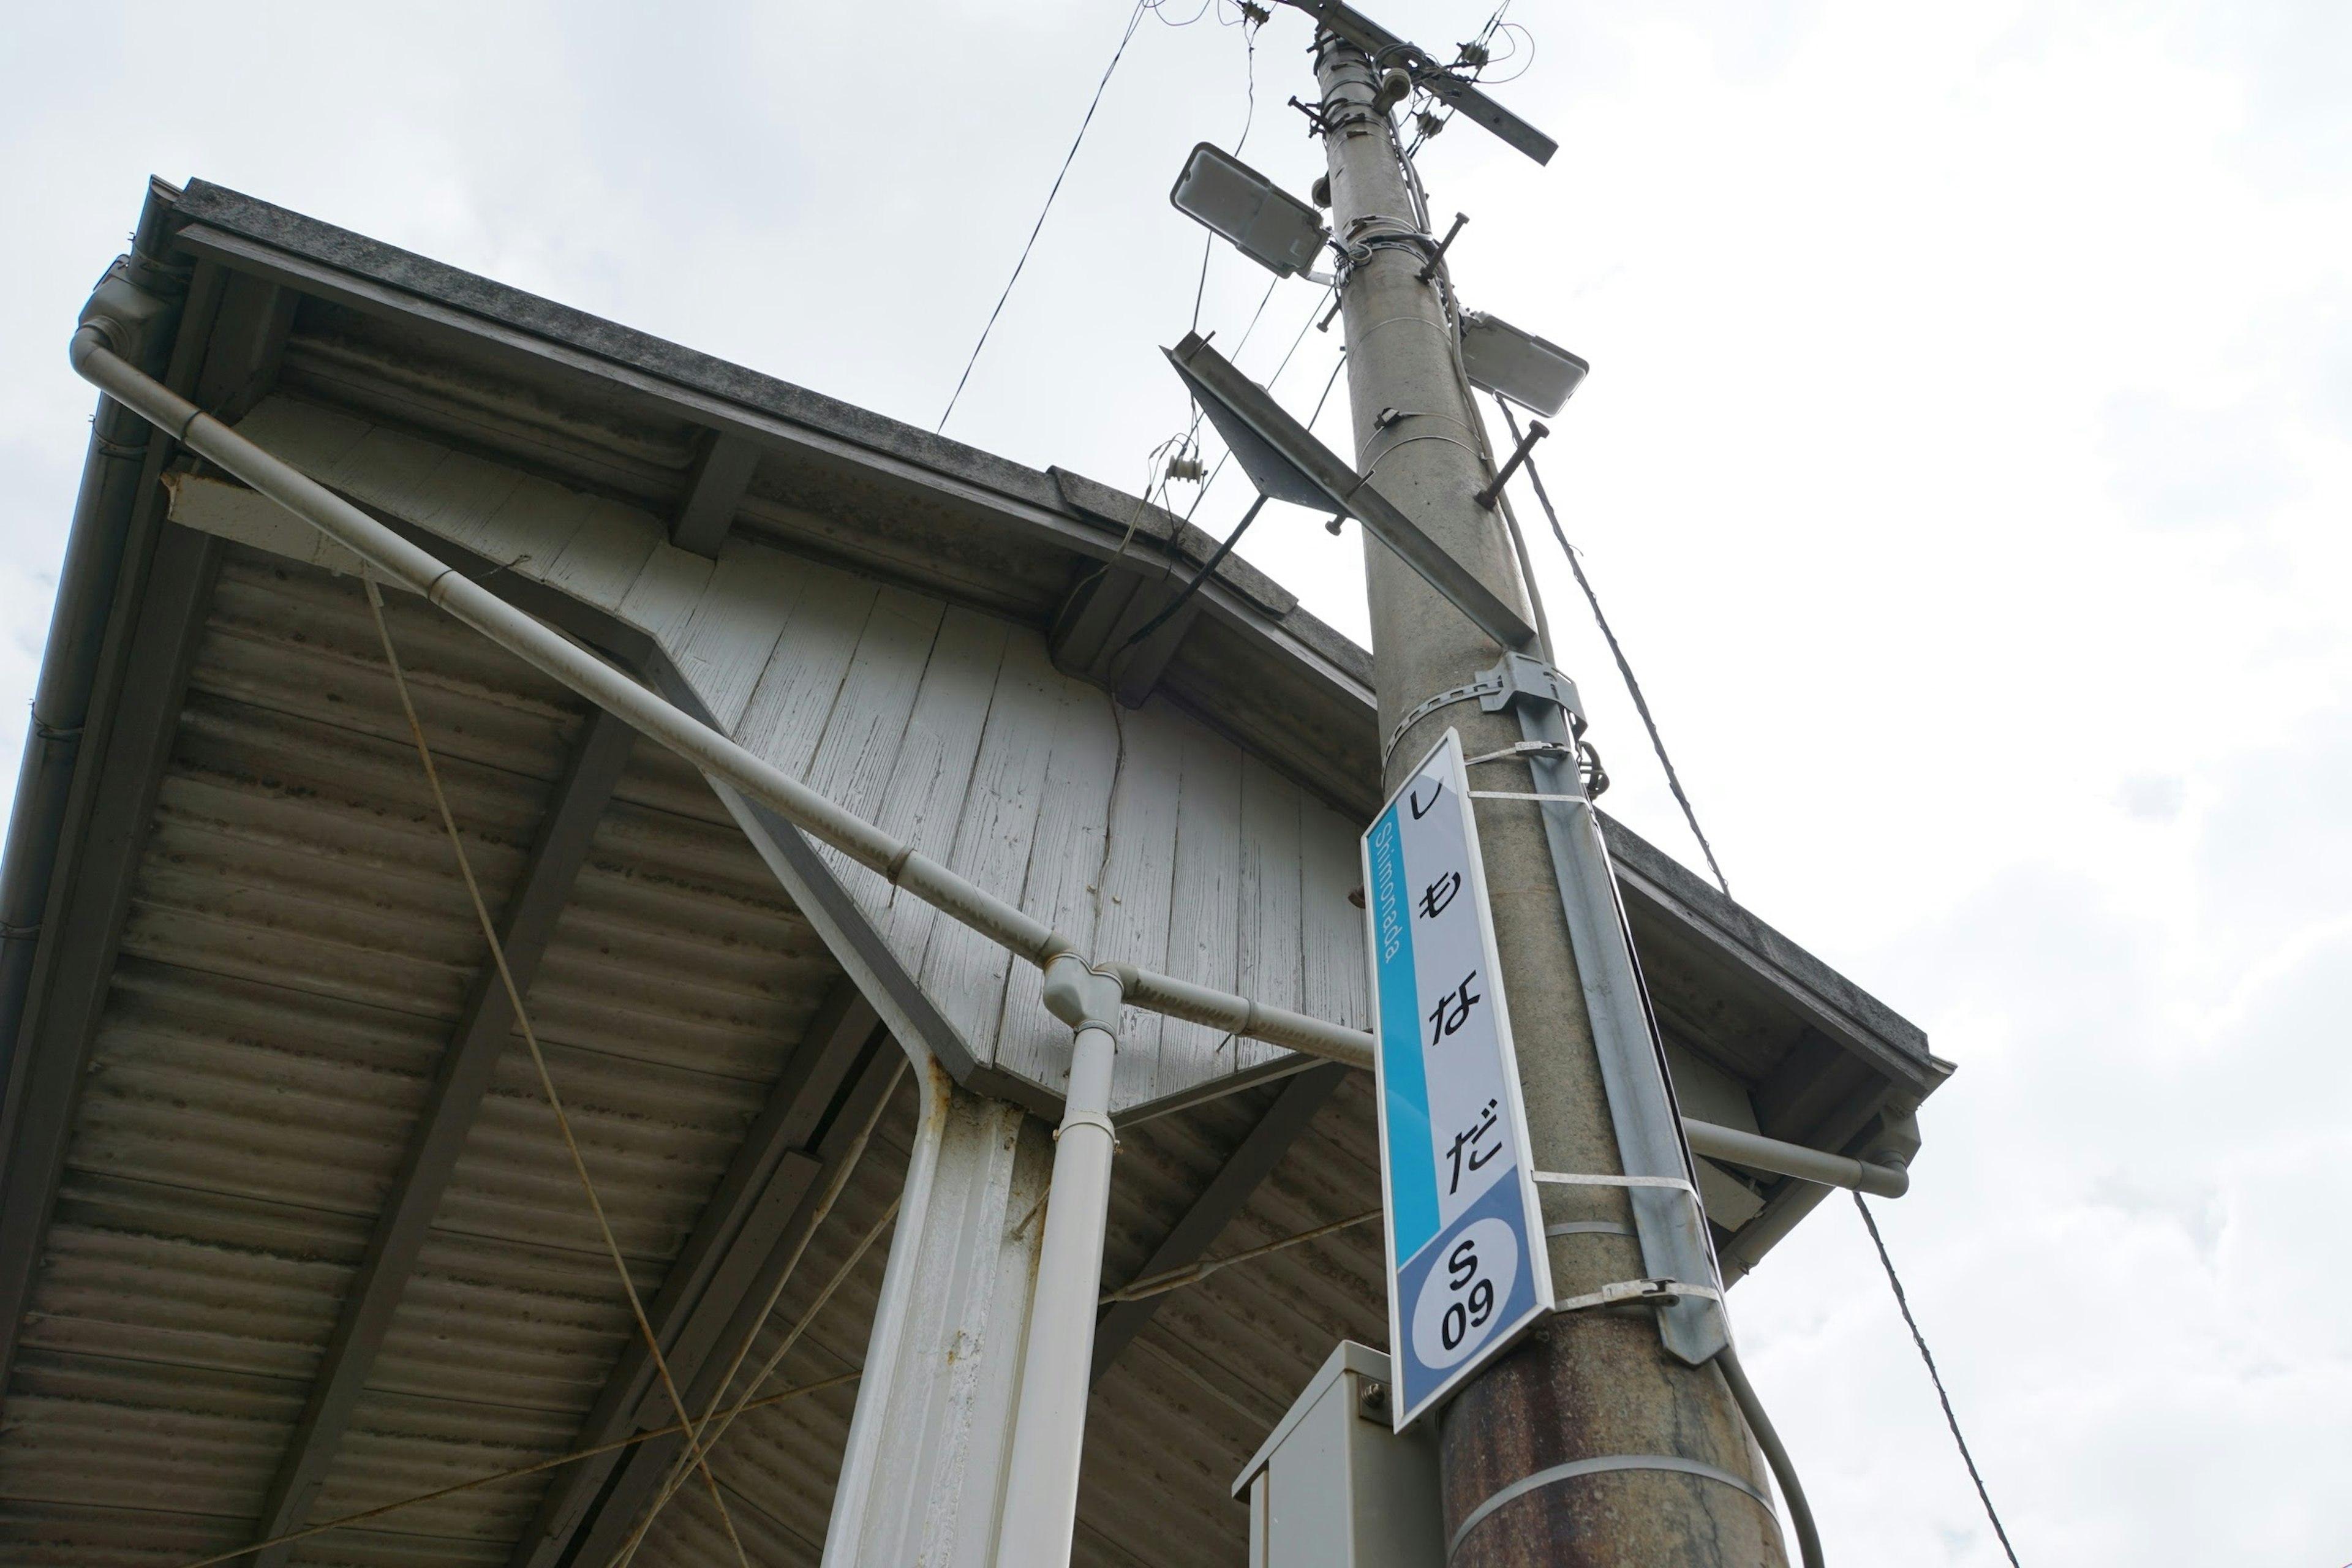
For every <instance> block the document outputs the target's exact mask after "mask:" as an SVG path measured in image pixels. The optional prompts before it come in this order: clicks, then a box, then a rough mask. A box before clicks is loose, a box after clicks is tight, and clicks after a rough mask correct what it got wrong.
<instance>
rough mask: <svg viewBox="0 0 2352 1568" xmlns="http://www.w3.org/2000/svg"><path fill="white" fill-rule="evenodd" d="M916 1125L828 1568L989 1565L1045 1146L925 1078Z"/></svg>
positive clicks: (1026, 1119) (1033, 1270)
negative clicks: (920, 1114)
mask: <svg viewBox="0 0 2352 1568" xmlns="http://www.w3.org/2000/svg"><path fill="white" fill-rule="evenodd" d="M923 1071H924V1072H925V1074H926V1092H925V1095H924V1100H923V1114H922V1120H921V1122H920V1123H919V1126H918V1128H917V1131H916V1135H915V1147H914V1153H913V1158H912V1160H911V1162H910V1163H909V1165H908V1172H907V1185H906V1190H905V1195H904V1196H903V1197H902V1198H901V1199H900V1201H899V1207H898V1224H897V1228H896V1230H895V1232H894V1234H893V1236H892V1238H891V1245H890V1262H889V1266H888V1268H887V1269H886V1270H885V1272H884V1274H883V1278H882V1294H881V1298H880V1300H878V1301H877V1302H876V1304H875V1312H874V1329H873V1334H872V1338H871V1341H870V1342H869V1344H868V1346H867V1349H866V1375H865V1377H864V1378H863V1379H862V1380H861V1382H860V1384H859V1387H858V1391H857V1409H856V1415H853V1416H852V1417H851V1419H850V1424H849V1441H848V1445H847V1447H845V1450H844V1452H843V1455H842V1465H841V1478H840V1479H839V1481H838V1482H836V1483H835V1489H834V1503H833V1521H832V1523H831V1525H830V1526H829V1527H828V1529H827V1530H826V1532H825V1541H824V1568H905V1565H906V1564H908V1563H927V1564H930V1565H932V1568H989V1565H990V1564H991V1563H992V1562H994V1561H997V1559H996V1558H995V1557H994V1554H993V1552H992V1547H993V1545H994V1542H995V1540H996V1533H997V1528H998V1524H999V1522H1000V1521H1001V1519H1002V1517H1003V1496H1004V1493H1003V1480H1004V1476H1005V1459H1006V1450H1007V1448H1008V1447H1009V1446H1010V1444H1011V1440H1012V1436H1013V1408H1014V1404H1015V1401H1016V1400H1017V1399H1018V1398H1019V1397H1020V1389H1021V1381H1022V1379H1021V1356H1022V1349H1023V1337H1024V1330H1025V1328H1026V1325H1027V1322H1028V1319H1029V1310H1030V1303H1031V1299H1032V1295H1033V1291H1034V1283H1035V1280H1036V1278H1037V1275H1038V1271H1039V1254H1040V1252H1041V1250H1042V1246H1041V1240H1042V1237H1043V1233H1044V1228H1045V1226H1044V1220H1045V1216H1044V1215H1043V1213H1042V1211H1043V1209H1044V1207H1045V1193H1046V1186H1047V1182H1048V1178H1049V1173H1050V1170H1051V1166H1052V1160H1053V1155H1052V1145H1051V1144H1050V1143H1049V1142H1048V1141H1047V1135H1046V1131H1045V1123H1043V1122H1042V1121H1038V1120H1037V1119H1036V1118H1034V1117H1032V1116H1030V1115H1028V1114H1027V1113H1025V1112H1024V1111H1023V1110H1021V1108H1020V1107H1018V1106H1015V1105H1007V1104H1004V1103H1003V1102H1002V1101H999V1100H988V1099H985V1098H983V1097H982V1096H980V1095H976V1094H971V1093H969V1092H967V1091H965V1090H963V1089H958V1088H957V1087H956V1086H955V1083H954V1081H953V1080H952V1079H950V1078H949V1077H948V1075H947V1072H946V1070H945V1069H944V1068H941V1067H940V1066H939V1064H938V1063H937V1062H936V1061H933V1062H927V1063H925V1064H924V1066H923Z"/></svg>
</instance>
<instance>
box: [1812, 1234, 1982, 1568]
mask: <svg viewBox="0 0 2352 1568" xmlns="http://www.w3.org/2000/svg"><path fill="white" fill-rule="evenodd" d="M1853 1206H1854V1207H1856V1208H1858V1209H1860V1210H1861V1211H1862V1223H1863V1224H1864V1225H1865V1226H1868V1227H1869V1228H1870V1244H1871V1245H1872V1246H1873V1247H1876V1248H1878V1261H1879V1264H1880V1266H1881V1267H1882V1268H1885V1270H1886V1282H1887V1283H1888V1284H1889V1285H1892V1286H1894V1287H1895V1305H1896V1306H1898V1307H1900V1308H1902V1309H1903V1323H1904V1326H1905V1327H1906V1328H1908V1329H1909V1330H1910V1331H1911V1342H1912V1343H1913V1344H1915V1345H1917V1346H1918V1347H1919V1359H1920V1360H1921V1361H1923V1362H1926V1363H1927V1377H1928V1380H1929V1381H1930V1382H1932V1383H1933V1384H1935V1385H1936V1399H1937V1403H1939V1404H1941V1405H1943V1407H1944V1425H1945V1426H1949V1427H1950V1428H1951V1429H1952V1441H1953V1442H1954V1443H1955V1444H1957V1445H1958V1447H1959V1450H1960V1462H1961V1463H1962V1464H1964V1465H1966V1466H1968V1468H1969V1479H1970V1480H1972V1481H1974V1482H1975V1483H1976V1484H1977V1500H1978V1501H1979V1502H1981V1503H1983V1504H1984V1510H1985V1517H1986V1518H1987V1519H1989V1520H1990V1521H1992V1532H1993V1533H1994V1534H1995V1535H1997V1536H1999V1537H2000V1549H2001V1551H2002V1552H2005V1553H2007V1554H2008V1557H2009V1568H2018V1563H2017V1549H2016V1548H2015V1547H2013V1546H2011V1545H2010V1543H2009V1531H2006V1530H2003V1529H2002V1528H2001V1527H2000V1515H1999V1514H1997V1513H1995V1512H1994V1511H1993V1509H1992V1494H1991V1493H1990V1492H1988V1491H1986V1490H1985V1484H1984V1477H1982V1476H1980V1475H1979V1474H1978V1473H1977V1461H1976V1456H1975V1455H1973V1454H1971V1453H1969V1440H1968V1439H1967V1438H1966V1437H1963V1436H1960V1418H1959V1417H1958V1416H1957V1415H1953V1414H1952V1396H1951V1395H1950V1394H1946V1393H1945V1392H1944V1374H1943V1373H1939V1372H1937V1370H1936V1358H1935V1357H1934V1356H1933V1355H1931V1354H1930V1353H1928V1350H1927V1336H1926V1335H1925V1334H1922V1333H1921V1332H1920V1331H1919V1321H1918V1320H1917V1319H1916V1318H1914V1317H1913V1316H1912V1315H1911V1299H1910V1298H1909V1297H1907V1296H1906V1295H1905V1294H1904V1293H1903V1281H1902V1279H1900V1278H1899V1277H1897V1276H1896V1274H1895V1259H1893V1258H1889V1257H1888V1256H1887V1255H1886V1241H1885V1237H1881V1236H1880V1235H1879V1234H1878V1221H1877V1220H1876V1219H1875V1218H1874V1217H1873V1216H1872V1215H1871V1212H1870V1205H1868V1204H1866V1203H1864V1202H1863V1201H1862V1194H1860V1193H1856V1194H1853Z"/></svg>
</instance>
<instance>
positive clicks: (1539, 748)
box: [1462, 741, 1576, 768]
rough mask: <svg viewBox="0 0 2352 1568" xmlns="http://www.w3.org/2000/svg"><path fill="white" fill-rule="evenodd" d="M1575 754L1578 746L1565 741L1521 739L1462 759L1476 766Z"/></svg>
mask: <svg viewBox="0 0 2352 1568" xmlns="http://www.w3.org/2000/svg"><path fill="white" fill-rule="evenodd" d="M1575 755H1576V748H1575V747H1573V746H1571V745H1570V744H1569V743H1568V742H1565V741H1520V742H1515V743H1514V744H1511V745H1508V746H1505V747H1504V748H1503V749H1502V750H1501V751H1499V752H1487V753H1486V754H1485V755H1484V756H1477V757H1465V758H1463V759H1462V765H1463V766H1464V767H1465V768H1475V767H1476V766H1477V765H1478V764H1479V763H1513V762H1517V761H1519V760H1521V759H1522V758H1526V757H1561V758H1573V757H1575Z"/></svg>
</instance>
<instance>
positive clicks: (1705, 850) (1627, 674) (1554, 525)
mask: <svg viewBox="0 0 2352 1568" xmlns="http://www.w3.org/2000/svg"><path fill="white" fill-rule="evenodd" d="M1495 406H1496V407H1497V408H1500V409H1501V410H1502V411H1503V423H1504V424H1506V425H1507V426H1510V429H1511V440H1512V442H1513V443H1514V444H1516V443H1517V441H1518V439H1519V421H1518V418H1517V416H1516V415H1514V414H1512V412H1511V405H1509V404H1507V403H1506V402H1504V401H1503V398H1502V395H1501V394H1500V393H1497V394H1496V396H1495ZM1521 467H1523V468H1526V469H1527V471H1528V483H1529V484H1531V485H1533V486H1534V487H1535V490H1536V500H1539V501H1541V502H1542V503H1543V509H1544V516H1545V517H1547V518H1549V520H1550V521H1551V536H1552V537H1553V538H1554V539H1557V540H1559V551H1560V553H1561V554H1563V555H1565V556H1567V557H1568V569H1569V570H1570V571H1571V572H1573V573H1575V574H1576V585H1577V586H1578V587H1580V588H1581V589H1583V590H1584V602H1585V603H1586V604H1588V605H1591V606H1592V619H1593V621H1594V623H1595V624H1597V625H1598V626H1600V627H1601V637H1604V638H1605V639H1607V641H1608V644H1609V655H1610V657H1611V658H1614V659H1615V660H1616V661H1617V673H1618V674H1619V675H1621V676H1622V677H1623V678H1624V680H1625V689H1626V690H1627V691H1628V692H1629V693H1631V694H1632V696H1633V707H1634V710H1635V711H1637V712H1639V713H1640V714H1641V715H1642V727H1643V729H1645V730H1647V731H1649V732H1650V749H1651V750H1652V751H1654V752H1657V753H1658V765H1659V766H1660V767H1662V768H1664V769H1665V770H1666V787H1667V788H1669V789H1671V790H1673V791H1674V792H1675V804H1676V805H1680V806H1681V807H1682V808H1683V820H1684V821H1685V822H1686V823H1688V824H1690V830H1691V837H1693V838H1696V839H1697V840H1698V847H1699V853H1700V854H1702V855H1705V856H1706V868H1707V869H1708V870H1710V871H1712V872H1714V873H1715V885H1716V886H1717V887H1718V888H1721V889H1723V896H1724V897H1725V898H1729V897H1731V884H1730V883H1729V882H1727V881H1726V880H1725V879H1724V876H1723V868H1722V867H1721V866H1720V865H1717V863H1716V858H1715V846H1714V845H1712V844H1709V843H1708V842H1707V841H1706V833H1705V832H1704V831H1703V830H1702V829H1701V828H1700V827H1699V825H1698V813H1697V812H1696V810H1694V809H1693V808H1692V806H1691V802H1690V796H1689V795H1686V794H1685V793H1684V791H1683V781H1682V775H1681V774H1679V773H1675V763H1674V759H1673V758H1671V757H1669V756H1667V755H1666V741H1665V737H1664V736H1663V735H1661V734H1659V733H1658V721H1657V720H1655V719H1654V718H1653V717H1651V714H1650V702H1649V699H1647V698H1645V697H1643V695H1642V683H1641V682H1640V681H1638V680H1636V679H1633V665H1632V664H1631V663H1630V662H1628V661H1627V659H1626V658H1625V650H1624V649H1623V648H1622V647H1619V646H1618V643H1617V634H1616V633H1615V632H1614V631H1612V630H1611V629H1610V626H1609V617H1608V616H1605V615H1602V614H1601V595H1598V594H1595V593H1594V592H1593V591H1592V580H1591V578H1589V577H1587V576H1586V575H1585V574H1584V563H1583V562H1582V561H1581V560H1580V559H1579V558H1578V556H1577V553H1576V547H1575V546H1574V545H1572V544H1570V543H1569V542H1568V534H1567V532H1566V531H1564V530H1563V529H1561V527H1560V526H1559V512H1558V511H1557V510H1554V508H1553V506H1552V504H1551V496H1550V494H1549V492H1548V491H1546V490H1545V489H1544V482H1543V475H1542V474H1541V473H1539V472H1538V471H1537V468H1536V459H1535V454H1533V453H1532V452H1531V453H1529V454H1528V460H1527V461H1526V462H1525V463H1524V464H1522V465H1521Z"/></svg>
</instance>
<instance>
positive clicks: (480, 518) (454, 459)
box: [385, 452, 523, 558]
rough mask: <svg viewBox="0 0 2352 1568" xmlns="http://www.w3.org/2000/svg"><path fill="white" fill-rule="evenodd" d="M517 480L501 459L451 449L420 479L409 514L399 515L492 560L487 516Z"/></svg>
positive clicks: (507, 497)
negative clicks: (413, 507)
mask: <svg viewBox="0 0 2352 1568" xmlns="http://www.w3.org/2000/svg"><path fill="white" fill-rule="evenodd" d="M522 481H523V476H522V475H521V474H520V473H519V472H518V471H516V470H515V469H513V468H508V467H506V466H505V465H504V464H502V463H493V462H490V461H488V459H486V458H477V457H475V456H473V455H472V454H470V453H467V452H452V453H450V454H449V455H448V457H446V458H444V459H443V460H442V462H441V464H440V466H439V467H437V468H435V469H434V470H433V472H432V473H431V474H430V475H428V476H427V477H426V479H425V487H424V489H422V490H421V491H420V492H419V493H418V495H417V497H416V500H415V513H414V515H412V514H410V513H408V512H405V511H404V512H402V513H401V514H400V515H402V516H403V517H405V518H407V520H408V521H411V522H413V523H415V524H416V525H417V526H419V527H420V528H430V529H431V530H432V531H434V532H436V533H437V534H439V535H440V536H441V537H442V538H444V539H446V540H448V541H450V542H453V543H456V544H459V545H463V546H464V547H465V548H466V549H467V550H471V551H473V552H475V553H476V554H478V555H490V556H493V557H494V558H495V556H496V552H497V550H498V545H497V544H496V543H495V542H493V541H492V539H491V537H490V534H489V526H490V520H491V519H492V518H494V517H496V516H498V514H499V509H501V508H503V507H504V506H505V505H506V504H507V502H508V501H509V500H510V499H512V497H513V495H514V493H515V491H516V490H517V489H520V488H521V485H522ZM385 510H391V508H390V507H389V506H387V507H386V508H385Z"/></svg>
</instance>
